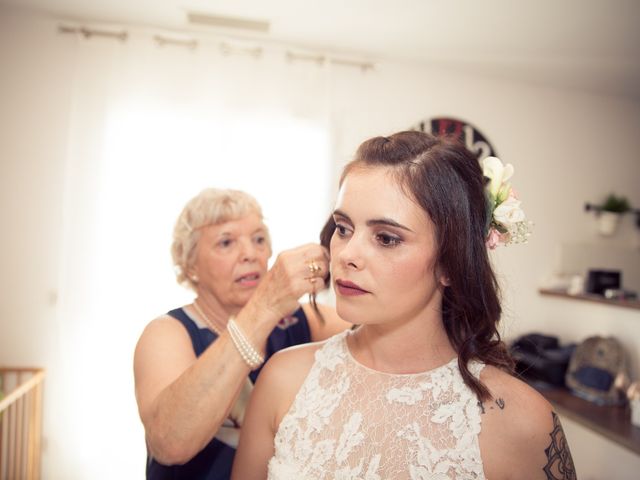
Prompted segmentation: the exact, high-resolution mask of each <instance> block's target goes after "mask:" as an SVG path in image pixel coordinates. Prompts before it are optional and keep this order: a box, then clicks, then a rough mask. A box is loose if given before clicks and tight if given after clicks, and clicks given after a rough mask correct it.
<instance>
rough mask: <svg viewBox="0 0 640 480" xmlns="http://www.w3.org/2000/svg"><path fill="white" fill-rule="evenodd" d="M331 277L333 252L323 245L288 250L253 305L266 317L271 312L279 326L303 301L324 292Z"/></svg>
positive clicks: (252, 302) (276, 263) (257, 290)
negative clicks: (305, 296)
mask: <svg viewBox="0 0 640 480" xmlns="http://www.w3.org/2000/svg"><path fill="white" fill-rule="evenodd" d="M328 274H329V252H328V251H327V250H326V249H325V248H324V247H322V246H321V245H318V244H314V243H309V244H307V245H302V246H300V247H297V248H294V249H291V250H285V251H284V252H282V253H280V254H279V255H278V257H277V258H276V261H275V263H274V265H273V267H271V269H270V270H269V271H268V272H267V275H266V276H265V278H264V279H263V280H262V282H261V283H260V285H259V286H258V288H257V289H256V292H255V293H254V295H253V297H252V298H251V300H250V301H249V304H250V305H251V307H254V308H257V309H258V310H259V311H261V312H262V315H264V314H265V313H266V312H270V313H271V314H272V315H273V318H272V320H273V321H274V323H275V322H277V321H279V320H280V319H281V318H283V317H285V316H287V315H289V314H291V312H293V311H294V310H296V309H297V308H298V307H299V304H298V299H299V298H300V297H302V296H303V295H305V294H307V293H313V292H316V291H319V290H322V289H323V288H324V279H325V278H326V277H327V275H328ZM248 306H249V305H248Z"/></svg>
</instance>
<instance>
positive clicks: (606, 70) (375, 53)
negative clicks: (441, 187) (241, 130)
mask: <svg viewBox="0 0 640 480" xmlns="http://www.w3.org/2000/svg"><path fill="white" fill-rule="evenodd" d="M0 5H5V6H10V7H15V8H20V9H29V10H35V11H39V12H42V13H46V14H48V15H55V16H59V17H63V18H66V19H69V20H77V21H86V22H107V23H124V24H136V25H145V26H155V27H161V28H168V29H174V30H175V29H177V30H200V31H202V30H205V29H207V30H209V31H216V32H220V33H225V34H235V35H238V36H242V37H250V38H253V37H257V38H266V39H269V40H271V41H278V42H286V43H290V44H293V45H297V46H301V47H303V46H304V47H308V48H313V49H322V50H325V51H328V52H332V53H343V54H351V55H357V56H358V57H364V58H367V59H370V60H374V61H375V60H385V59H395V60H409V61H413V62H423V63H428V64H437V65H442V66H448V67H452V68H457V69H462V70H464V71H469V72H474V73H480V74H487V75H494V76H500V77H505V78H510V79H517V80H522V81H527V82H533V83H538V84H546V85H553V86H559V87H566V88H572V89H581V90H586V91H590V92H594V93H599V94H605V95H615V96H621V97H624V98H626V99H629V100H633V101H640V1H637V0H536V1H535V2H521V1H517V0H481V1H480V0H320V1H316V0H161V1H158V0H0ZM189 11H192V12H197V13H205V14H210V15H218V16H230V17H239V18H245V19H250V20H259V21H267V22H269V31H268V32H266V33H256V32H247V31H242V30H233V29H229V28H226V29H225V28H220V27H210V26H209V27H205V26H201V25H200V26H195V25H190V24H189V23H188V21H187V12H189Z"/></svg>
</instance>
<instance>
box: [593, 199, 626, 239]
mask: <svg viewBox="0 0 640 480" xmlns="http://www.w3.org/2000/svg"><path fill="white" fill-rule="evenodd" d="M629 210H631V206H630V205H629V201H628V200H627V198H626V197H623V196H617V195H615V194H614V193H610V194H609V195H608V196H607V198H605V200H604V202H603V203H602V206H601V207H600V215H599V216H598V229H599V231H600V233H601V234H602V235H605V236H610V235H613V234H614V233H615V231H616V229H617V228H618V223H619V222H620V217H621V216H622V215H623V214H624V213H626V212H628V211H629Z"/></svg>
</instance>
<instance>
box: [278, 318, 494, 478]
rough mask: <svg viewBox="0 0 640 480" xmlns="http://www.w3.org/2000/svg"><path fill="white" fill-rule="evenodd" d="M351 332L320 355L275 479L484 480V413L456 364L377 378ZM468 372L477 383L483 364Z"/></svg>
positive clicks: (282, 445)
mask: <svg viewBox="0 0 640 480" xmlns="http://www.w3.org/2000/svg"><path fill="white" fill-rule="evenodd" d="M349 334H350V332H349V331H347V332H344V333H341V334H339V335H336V336H335V337H333V338H331V339H330V340H329V341H328V342H327V343H326V344H325V345H324V346H323V347H322V348H321V349H319V350H318V351H317V352H316V358H315V363H314V364H313V366H312V368H311V370H310V371H309V374H308V376H307V378H306V379H305V381H304V383H303V384H302V387H301V389H300V391H299V392H298V394H297V396H296V398H295V400H294V402H293V405H292V406H291V409H290V410H289V412H288V413H287V414H286V415H285V417H284V418H283V419H282V422H281V423H280V426H279V428H278V432H277V434H276V437H275V454H274V456H273V457H272V458H271V460H270V462H269V478H270V479H273V480H293V479H295V480H300V479H340V480H347V479H354V480H355V479H361V480H382V479H393V480H399V479H421V480H422V479H425V480H426V479H437V480H444V479H457V480H462V479H465V480H466V479H484V478H485V476H484V473H483V470H482V459H481V458H480V448H479V446H478V435H479V433H480V407H479V405H478V400H477V398H476V397H475V395H474V394H473V392H472V391H471V390H470V389H469V388H468V387H467V386H466V385H465V384H464V382H463V381H462V376H461V375H460V371H459V370H458V366H457V359H453V360H452V361H451V362H449V363H448V364H446V365H443V366H441V367H438V368H435V369H433V370H431V371H428V372H424V373H417V374H406V375H395V374H388V373H382V372H377V371H374V370H372V369H369V368H367V367H365V366H364V365H361V364H360V363H358V362H357V361H356V360H355V359H354V358H353V357H352V356H351V354H350V352H349V350H348V347H347V342H346V336H347V335H349ZM469 368H470V370H471V372H472V374H473V375H475V376H476V377H477V376H478V375H480V371H481V370H482V368H483V365H482V364H479V363H472V364H471V365H470V367H469Z"/></svg>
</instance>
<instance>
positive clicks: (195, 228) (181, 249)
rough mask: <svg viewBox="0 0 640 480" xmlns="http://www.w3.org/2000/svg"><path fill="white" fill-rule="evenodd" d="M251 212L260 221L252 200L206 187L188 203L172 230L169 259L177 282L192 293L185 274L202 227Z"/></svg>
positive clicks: (190, 284)
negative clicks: (188, 288) (171, 259)
mask: <svg viewBox="0 0 640 480" xmlns="http://www.w3.org/2000/svg"><path fill="white" fill-rule="evenodd" d="M252 213H256V214H258V215H259V216H260V218H262V209H261V208H260V205H259V204H258V202H257V201H256V199H255V198H253V197H252V196H251V195H249V194H248V193H245V192H242V191H240V190H228V189H217V188H206V189H204V190H203V191H202V192H200V193H199V194H198V195H196V196H195V197H193V198H192V199H191V200H189V202H187V204H186V205H185V207H184V208H183V209H182V213H180V216H179V217H178V220H177V221H176V224H175V226H174V228H173V243H172V244H171V256H172V258H173V264H174V267H175V271H176V280H177V281H178V283H180V284H182V285H185V286H188V287H190V288H192V289H194V290H195V283H194V282H193V280H192V279H191V278H189V276H188V272H189V269H190V268H191V267H192V266H193V263H194V262H195V257H196V245H198V240H199V239H200V232H201V230H200V229H201V228H202V227H206V226H208V225H218V224H220V223H224V222H228V221H231V220H238V219H240V218H243V217H246V216H247V215H250V214H252ZM267 242H269V238H268V236H267Z"/></svg>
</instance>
